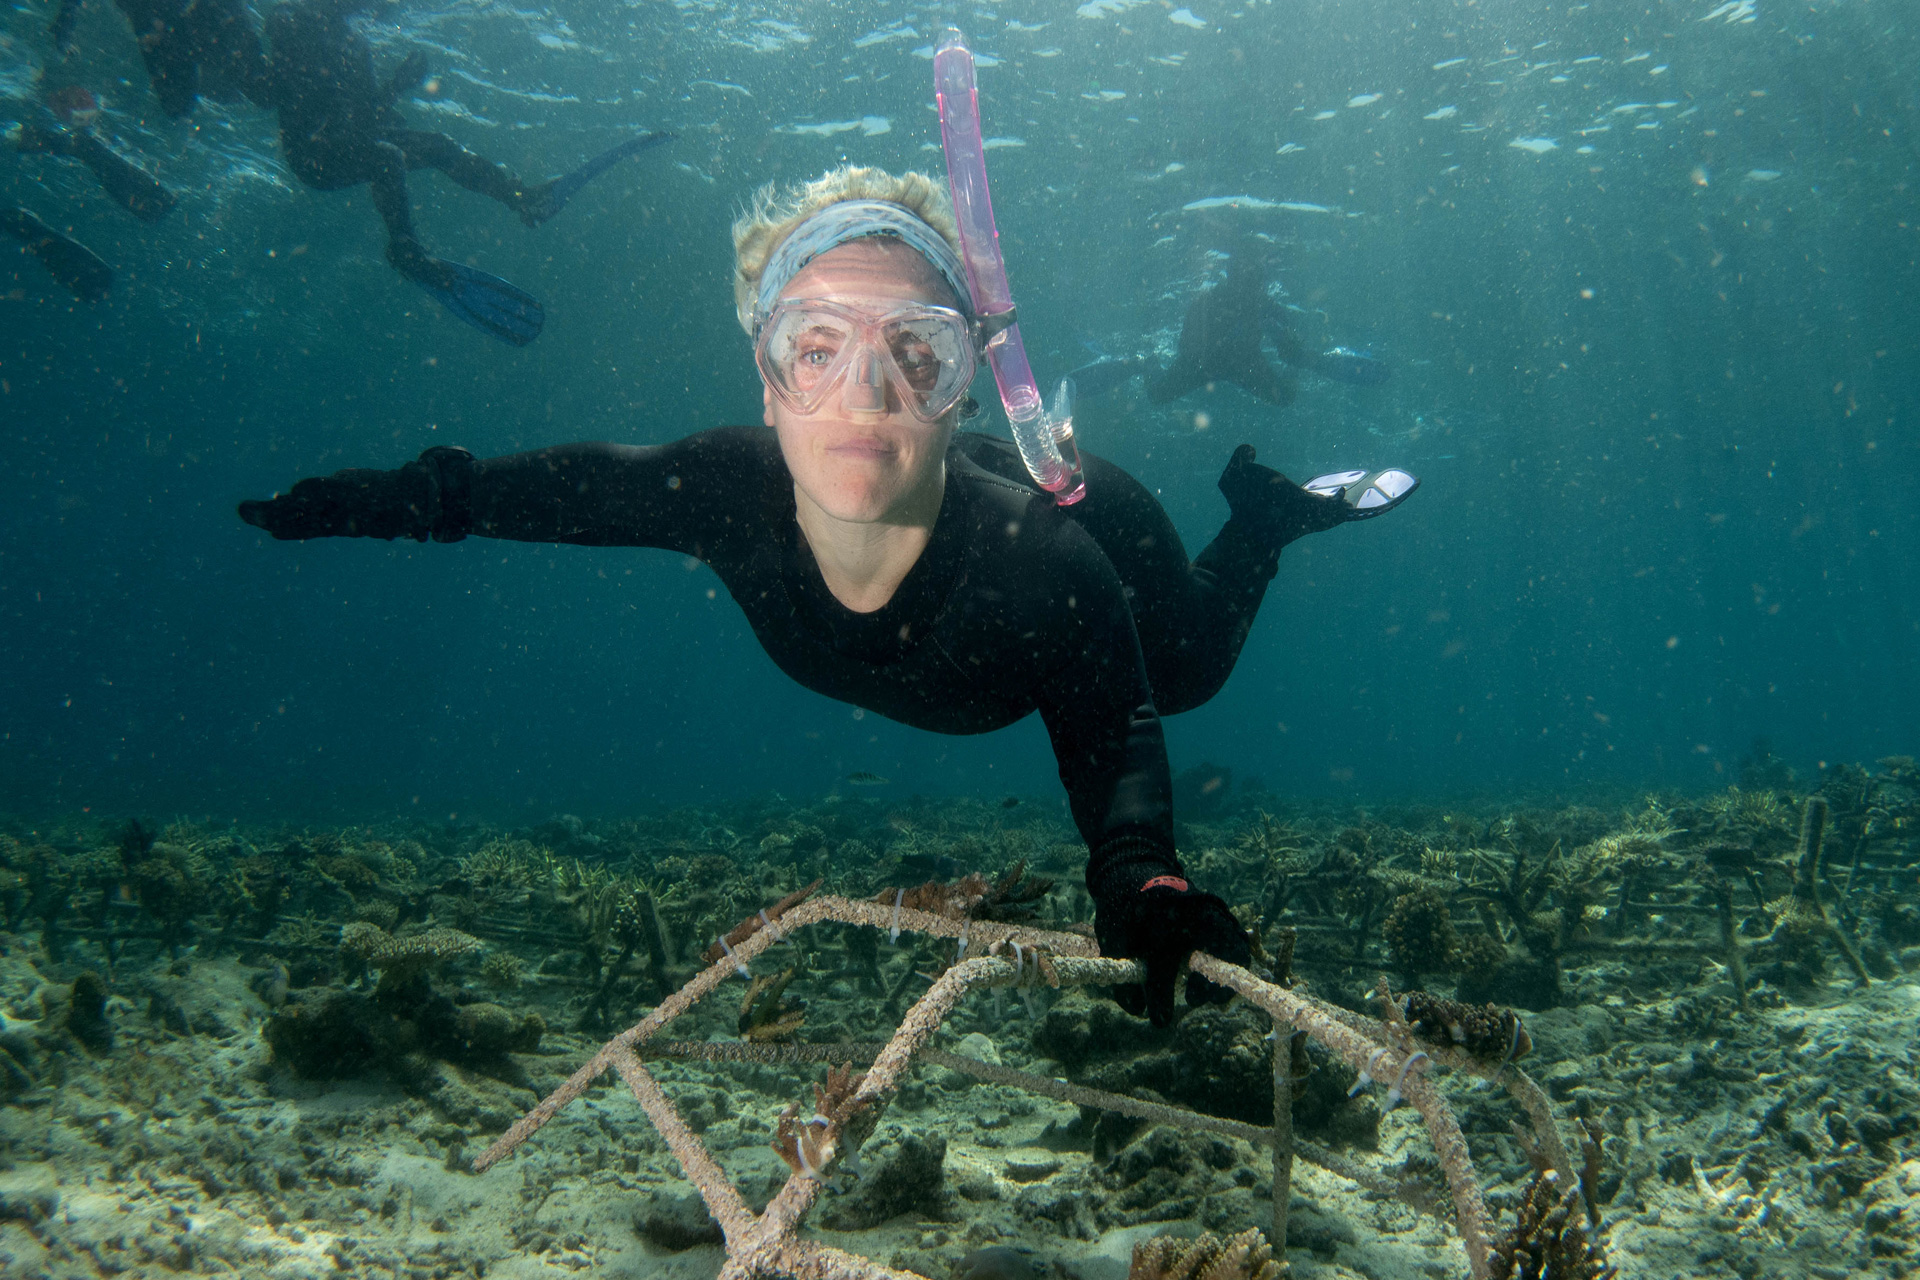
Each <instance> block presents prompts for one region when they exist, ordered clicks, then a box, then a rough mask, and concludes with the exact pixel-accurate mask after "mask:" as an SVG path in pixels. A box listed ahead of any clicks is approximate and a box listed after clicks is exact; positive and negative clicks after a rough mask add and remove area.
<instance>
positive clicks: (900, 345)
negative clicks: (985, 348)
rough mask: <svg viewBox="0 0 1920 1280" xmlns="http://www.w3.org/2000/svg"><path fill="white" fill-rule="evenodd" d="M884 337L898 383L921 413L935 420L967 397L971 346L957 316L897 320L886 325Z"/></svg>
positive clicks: (935, 315) (926, 315)
mask: <svg viewBox="0 0 1920 1280" xmlns="http://www.w3.org/2000/svg"><path fill="white" fill-rule="evenodd" d="M885 337H886V343H887V351H888V353H889V354H890V355H891V356H892V357H893V364H894V367H895V368H896V369H898V370H899V371H900V380H901V382H902V383H903V384H904V385H905V386H906V387H907V389H908V390H910V391H911V392H912V393H913V398H914V400H915V402H916V403H917V405H918V407H919V410H920V412H921V413H923V414H925V415H926V416H927V417H929V418H937V417H939V416H940V415H941V414H943V413H945V412H946V411H947V410H948V409H951V408H952V407H953V406H954V404H955V403H956V402H957V401H958V400H959V399H960V397H961V396H962V395H963V394H965V393H966V389H967V383H969V382H971V381H972V380H973V367H974V361H973V344H972V341H971V339H970V338H969V337H968V336H967V326H966V322H965V321H964V320H962V319H961V318H960V317H959V316H958V315H956V314H950V313H944V312H932V313H928V314H924V315H918V316H906V317H899V318H896V319H894V320H892V321H891V322H890V323H889V324H888V325H887V327H886V333H885Z"/></svg>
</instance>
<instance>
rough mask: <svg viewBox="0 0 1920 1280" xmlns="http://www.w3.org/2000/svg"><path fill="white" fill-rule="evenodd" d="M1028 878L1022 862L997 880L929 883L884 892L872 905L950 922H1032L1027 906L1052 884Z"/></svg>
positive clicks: (974, 877)
mask: <svg viewBox="0 0 1920 1280" xmlns="http://www.w3.org/2000/svg"><path fill="white" fill-rule="evenodd" d="M1026 875H1027V864H1026V862H1025V861H1021V862H1017V863H1015V864H1014V867H1013V870H1011V871H1009V872H1007V874H1006V875H1004V876H1002V877H1000V879H998V880H988V879H987V878H986V877H985V876H983V875H981V874H980V873H979V872H977V871H976V872H973V873H971V874H969V875H966V876H963V877H961V878H960V879H958V880H956V881H954V882H953V883H951V884H946V883H942V882H941V881H938V880H929V881H927V883H925V884H923V885H918V886H915V887H914V888H911V889H882V890H881V891H880V892H879V893H876V894H875V895H874V896H873V901H875V902H878V903H880V904H882V905H884V906H889V907H894V906H897V907H900V908H902V909H904V910H907V911H925V912H928V913H929V914H931V915H936V916H946V917H947V918H948V919H950V920H999V921H1020V920H1031V919H1032V918H1033V915H1034V913H1033V912H1032V910H1030V909H1029V908H1028V907H1027V905H1026V904H1027V903H1029V902H1033V901H1035V900H1036V899H1039V898H1042V897H1044V896H1045V895H1046V893H1047V891H1048V890H1050V889H1052V888H1053V881H1051V880H1048V879H1046V878H1045V877H1044V876H1036V877H1034V878H1033V879H1031V880H1029V879H1027V878H1026Z"/></svg>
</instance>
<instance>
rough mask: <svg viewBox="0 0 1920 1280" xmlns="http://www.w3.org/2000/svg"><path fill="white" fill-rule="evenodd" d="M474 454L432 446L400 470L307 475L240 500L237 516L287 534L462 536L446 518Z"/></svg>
mask: <svg viewBox="0 0 1920 1280" xmlns="http://www.w3.org/2000/svg"><path fill="white" fill-rule="evenodd" d="M472 463H473V455H472V454H470V453H468V452H467V451H466V450H465V449H447V448H434V449H429V450H427V451H426V452H425V453H423V454H421V455H420V460H419V461H417V462H409V463H408V464H407V465H406V466H404V467H401V468H400V469H399V470H397V471H377V470H373V469H371V468H366V467H354V468H350V469H348V470H346V471H336V472H334V473H333V474H332V475H330V476H315V477H312V478H310V479H307V480H302V481H300V482H299V483H298V484H296V485H294V486H293V489H292V491H291V492H289V493H283V494H277V495H275V496H274V497H271V498H268V499H266V500H265V501H249V502H243V503H241V504H240V518H241V519H242V520H245V521H246V522H247V523H248V524H250V525H252V526H253V527H254V528H256V529H264V530H266V531H267V532H268V533H270V534H272V535H273V536H274V537H275V538H278V539H280V540H281V541H283V542H288V541H295V540H299V539H303V538H385V539H387V540H388V541H392V540H393V539H395V538H402V537H405V538H412V539H413V540H415V541H416V542H425V541H426V540H427V539H428V538H434V539H436V540H437V541H441V542H452V541H458V540H459V539H460V538H462V537H465V536H466V530H465V529H464V528H454V527H452V526H453V525H454V524H455V523H456V522H454V521H450V520H448V519H447V516H448V514H449V513H448V510H447V508H448V507H449V505H453V506H458V505H462V504H457V503H456V504H449V503H448V502H447V498H448V497H450V496H452V495H451V493H450V492H449V491H450V489H452V488H455V487H458V488H459V489H460V490H461V496H462V497H464V484H463V483H462V484H457V485H450V484H449V481H462V482H463V481H464V480H465V478H466V474H467V470H468V468H470V467H471V466H472Z"/></svg>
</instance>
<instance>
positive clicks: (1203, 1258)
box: [1127, 1228, 1282, 1280]
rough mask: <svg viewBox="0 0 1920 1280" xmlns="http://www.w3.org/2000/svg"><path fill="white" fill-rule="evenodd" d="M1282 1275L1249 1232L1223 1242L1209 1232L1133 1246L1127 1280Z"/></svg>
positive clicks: (1255, 1279)
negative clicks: (1189, 1238) (1192, 1236)
mask: <svg viewBox="0 0 1920 1280" xmlns="http://www.w3.org/2000/svg"><path fill="white" fill-rule="evenodd" d="M1281 1273H1282V1268H1281V1264H1280V1263H1277V1262H1275V1261H1274V1260H1273V1249H1272V1248H1271V1247H1270V1246H1269V1245H1268V1244H1267V1241H1266V1238H1265V1237H1263V1236H1262V1235H1261V1234H1260V1233H1259V1231H1257V1230H1254V1229H1252V1228H1249V1229H1247V1230H1245V1231H1242V1232H1241V1233H1240V1234H1239V1235H1236V1236H1227V1237H1226V1238H1224V1239H1222V1238H1221V1237H1219V1236H1216V1235H1214V1234H1213V1233H1212V1232H1208V1233H1206V1234H1205V1235H1201V1236H1197V1237H1195V1238H1194V1239H1191V1240H1182V1239H1179V1238H1177V1237H1174V1236H1155V1237H1154V1238H1153V1239H1151V1240H1142V1241H1141V1242H1140V1243H1139V1244H1136V1245H1135V1246H1133V1264H1132V1266H1130V1267H1129V1268H1128V1269H1127V1280H1278V1277H1279V1276H1280V1275H1281Z"/></svg>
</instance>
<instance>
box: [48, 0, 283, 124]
mask: <svg viewBox="0 0 1920 1280" xmlns="http://www.w3.org/2000/svg"><path fill="white" fill-rule="evenodd" d="M84 3H85V0H60V8H59V10H58V11H57V12H56V13H55V14H54V18H53V22H52V23H51V24H49V27H48V33H49V34H50V35H51V36H52V38H53V42H54V44H55V45H56V46H57V47H58V48H59V49H60V51H61V52H62V53H63V54H64V53H68V52H71V50H72V47H73V31H74V27H75V25H76V24H77V23H78V22H79V20H80V7H81V5H82V4H84ZM114 4H115V5H116V6H117V7H118V8H119V9H120V11H121V12H122V13H124V14H126V16H127V23H128V25H129V26H131V27H132V28H133V38H134V40H135V41H136V42H137V43H138V44H139V46H140V58H141V61H143V62H145V63H146V65H147V80H148V83H150V84H151V85H152V86H153V93H154V96H155V97H157V98H158V99H160V110H162V111H163V112H165V113H166V114H167V115H169V116H171V117H173V118H175V119H178V118H180V117H182V116H186V115H190V114H192V112H193V108H194V105H195V104H196V103H198V102H199V101H200V98H201V97H202V96H203V95H204V96H206V97H210V98H214V99H216V100H218V101H221V102H236V101H239V100H241V99H243V98H244V99H249V100H251V101H253V102H255V103H260V104H261V105H265V104H264V103H263V102H262V100H261V93H260V78H261V76H262V74H263V73H264V72H265V69H266V59H265V57H264V55H263V54H262V53H261V50H260V33H259V32H258V31H257V30H255V28H254V25H253V19H252V17H251V15H249V14H248V12H247V6H246V3H245V0H114Z"/></svg>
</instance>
